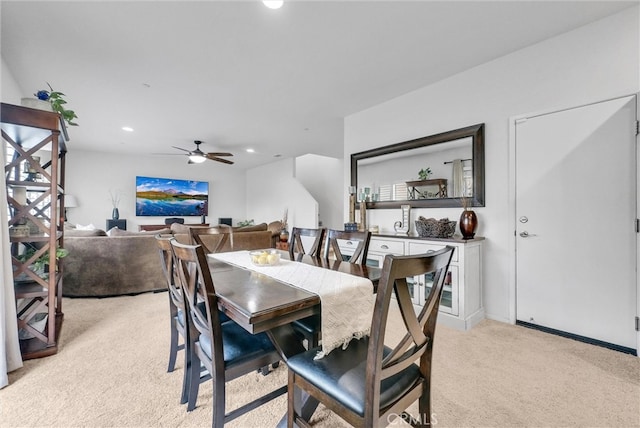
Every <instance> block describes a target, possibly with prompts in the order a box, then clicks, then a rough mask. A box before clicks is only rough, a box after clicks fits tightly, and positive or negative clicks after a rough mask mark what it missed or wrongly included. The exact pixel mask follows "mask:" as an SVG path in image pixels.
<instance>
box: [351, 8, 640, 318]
mask: <svg viewBox="0 0 640 428" xmlns="http://www.w3.org/2000/svg"><path fill="white" fill-rule="evenodd" d="M638 26H639V12H638V7H633V8H631V9H627V10H625V11H623V12H621V13H618V14H616V15H613V16H611V17H608V18H605V19H603V20H600V21H597V22H595V23H592V24H590V25H587V26H584V27H581V28H579V29H577V30H574V31H571V32H569V33H565V34H563V35H560V36H558V37H554V38H552V39H548V40H546V41H544V42H541V43H539V44H536V45H533V46H530V47H528V48H526V49H522V50H520V51H518V52H515V53H513V54H510V55H507V56H505V57H502V58H499V59H497V60H494V61H492V62H489V63H486V64H484V65H481V66H478V67H475V68H473V69H471V70H468V71H466V72H463V73H460V74H457V75H455V76H451V77H450V78H447V79H445V80H442V81H441V82H438V83H436V84H434V85H431V86H428V87H425V88H422V89H420V90H417V91H414V92H411V93H409V94H406V95H404V96H401V97H398V98H396V99H393V100H390V101H388V102H385V103H383V104H380V105H378V106H375V107H373V108H370V109H368V110H365V111H363V112H360V113H357V114H354V115H352V116H349V117H347V118H346V120H345V164H344V165H345V166H344V183H343V189H346V186H347V185H348V183H349V177H350V175H349V167H350V164H349V156H350V154H351V153H356V152H360V151H363V150H367V149H371V148H374V147H379V146H384V145H388V144H392V143H398V142H402V141H407V140H411V139H414V138H418V137H423V136H427V135H432V134H436V133H439V132H443V131H447V130H451V129H456V128H461V127H463V126H467V125H473V124H476V123H482V122H484V123H486V129H485V131H486V133H485V159H486V165H485V170H486V180H485V187H486V198H485V199H486V207H485V208H477V209H476V212H477V213H478V217H479V222H480V225H479V230H478V235H482V236H485V237H486V241H485V244H484V259H483V267H482V270H483V285H484V304H485V309H486V313H487V316H488V317H490V318H493V319H498V320H502V321H509V318H510V313H509V310H510V309H509V307H510V302H511V301H512V300H513V299H514V298H515V297H514V296H512V295H510V294H509V288H510V287H509V268H510V266H509V263H510V258H509V253H508V251H509V244H510V242H511V240H513V230H510V228H509V220H510V219H509V218H508V206H509V194H508V185H509V180H510V179H511V178H510V177H509V174H508V171H509V165H508V161H509V156H508V143H509V140H508V139H509V123H508V121H509V118H510V117H512V116H516V115H520V114H524V113H529V112H537V111H542V110H551V109H555V108H566V107H572V106H577V105H582V104H586V103H591V102H595V101H599V100H603V99H608V98H612V97H617V96H621V95H626V94H631V93H635V92H638V91H639V90H640V82H639V76H640V67H639V51H640V43H639V35H640V32H639V30H638ZM343 200H344V201H346V191H345V194H344V197H343ZM343 210H344V211H343V212H344V218H345V219H346V218H347V216H348V207H347V203H346V202H345V203H344V205H343ZM368 212H369V223H370V224H379V225H380V226H381V227H385V228H392V225H393V222H394V221H396V220H399V219H400V211H399V210H369V211H368ZM418 215H424V216H425V217H436V218H442V217H449V218H451V219H455V220H458V218H459V216H460V209H459V208H458V209H447V208H439V209H420V210H417V209H414V210H412V216H411V217H412V220H413V219H415V218H416V217H417V216H418ZM594 239H597V237H596V238H594Z"/></svg>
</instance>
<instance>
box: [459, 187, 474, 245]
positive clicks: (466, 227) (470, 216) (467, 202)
mask: <svg viewBox="0 0 640 428" xmlns="http://www.w3.org/2000/svg"><path fill="white" fill-rule="evenodd" d="M460 202H461V204H462V208H463V211H462V214H460V222H459V224H460V233H461V234H462V239H473V237H474V236H475V234H476V230H477V229H478V217H477V216H476V213H475V211H473V210H472V209H471V198H469V197H467V196H463V197H462V198H460Z"/></svg>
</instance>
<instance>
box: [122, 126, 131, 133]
mask: <svg viewBox="0 0 640 428" xmlns="http://www.w3.org/2000/svg"><path fill="white" fill-rule="evenodd" d="M122 130H123V131H127V132H133V128H132V127H130V126H123V127H122Z"/></svg>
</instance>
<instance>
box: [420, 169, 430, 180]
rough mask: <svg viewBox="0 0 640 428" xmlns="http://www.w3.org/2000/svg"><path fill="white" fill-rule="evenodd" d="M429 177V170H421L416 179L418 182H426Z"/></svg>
mask: <svg viewBox="0 0 640 428" xmlns="http://www.w3.org/2000/svg"><path fill="white" fill-rule="evenodd" d="M429 177H431V168H422V169H421V170H420V171H418V178H419V179H420V180H428V179H429Z"/></svg>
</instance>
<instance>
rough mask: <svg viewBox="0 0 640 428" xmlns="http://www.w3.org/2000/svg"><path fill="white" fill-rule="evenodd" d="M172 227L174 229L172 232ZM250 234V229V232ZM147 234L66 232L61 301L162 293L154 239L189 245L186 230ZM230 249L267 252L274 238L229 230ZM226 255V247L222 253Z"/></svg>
mask: <svg viewBox="0 0 640 428" xmlns="http://www.w3.org/2000/svg"><path fill="white" fill-rule="evenodd" d="M174 226H175V227H174ZM253 228H255V226H254V227H253ZM172 229H173V230H171V229H165V230H160V231H152V232H127V231H121V230H114V229H112V230H111V231H110V233H109V234H110V235H111V236H107V234H106V233H105V232H104V231H102V230H96V231H73V230H65V237H64V248H66V249H67V250H69V254H68V255H67V257H65V258H64V259H62V260H63V261H62V262H63V264H64V277H63V284H62V295H63V296H65V297H109V296H120V295H127V294H139V293H144V292H149V291H162V290H166V289H167V286H166V283H165V279H164V276H163V275H162V268H161V265H160V258H159V256H158V248H157V246H156V242H155V235H156V234H157V233H163V232H164V233H173V234H174V236H175V237H176V239H177V240H178V241H179V242H184V243H189V234H188V228H185V226H184V225H172ZM233 233H234V235H233V236H234V248H235V249H236V250H253V249H260V248H268V247H271V246H272V242H273V234H272V232H270V231H269V230H266V225H265V227H264V228H263V229H262V230H254V229H250V230H248V231H244V230H240V229H236V230H234V232H233ZM228 250H231V248H230V247H225V248H223V249H222V251H228Z"/></svg>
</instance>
